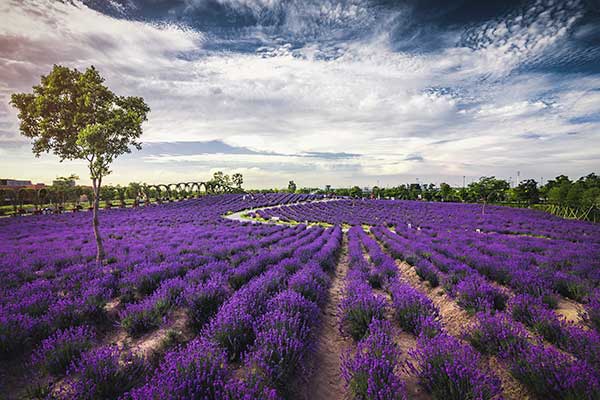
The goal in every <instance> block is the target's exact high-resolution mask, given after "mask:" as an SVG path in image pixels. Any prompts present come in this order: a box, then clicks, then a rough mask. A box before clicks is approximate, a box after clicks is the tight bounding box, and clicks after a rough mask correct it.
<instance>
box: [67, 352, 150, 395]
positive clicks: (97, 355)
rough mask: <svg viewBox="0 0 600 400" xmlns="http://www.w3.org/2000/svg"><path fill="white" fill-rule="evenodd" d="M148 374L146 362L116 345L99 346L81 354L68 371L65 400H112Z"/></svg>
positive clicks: (141, 380)
mask: <svg viewBox="0 0 600 400" xmlns="http://www.w3.org/2000/svg"><path fill="white" fill-rule="evenodd" d="M147 372H148V367H147V364H146V362H145V360H144V359H143V358H142V357H139V356H137V355H135V354H133V353H131V352H129V351H121V350H120V349H119V348H118V347H116V346H108V347H99V348H96V349H93V350H90V351H88V352H86V353H83V354H82V355H81V358H80V359H79V361H77V362H76V363H74V364H72V365H71V367H69V369H68V371H67V379H66V382H65V383H66V384H65V386H64V387H63V388H62V389H61V393H60V398H63V399H74V398H76V399H86V400H87V399H89V400H95V399H113V398H118V397H119V396H120V395H122V394H124V393H126V392H128V391H129V390H131V389H132V388H134V387H135V386H137V385H138V384H140V383H141V382H143V379H144V377H145V375H146V374H147Z"/></svg>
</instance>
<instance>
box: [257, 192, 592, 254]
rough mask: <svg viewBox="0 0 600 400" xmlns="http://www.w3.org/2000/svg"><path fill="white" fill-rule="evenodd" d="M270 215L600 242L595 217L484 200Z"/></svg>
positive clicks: (332, 205) (316, 207)
mask: <svg viewBox="0 0 600 400" xmlns="http://www.w3.org/2000/svg"><path fill="white" fill-rule="evenodd" d="M259 215H261V216H263V217H264V218H270V217H272V216H277V217H280V218H281V219H283V220H286V219H287V220H295V221H311V222H329V223H332V224H339V225H344V224H347V225H363V224H366V225H382V224H384V223H394V224H396V223H399V222H405V223H411V224H412V225H414V226H420V227H422V228H424V229H437V226H438V224H442V225H445V226H449V227H451V229H452V230H466V231H473V230H475V229H480V230H481V231H482V232H498V233H504V234H520V235H536V236H544V237H550V238H555V239H560V240H567V241H573V242H581V243H583V242H593V243H596V244H598V243H600V226H598V224H593V223H591V222H584V221H576V220H564V219H562V218H559V217H556V216H554V215H551V214H547V213H544V212H541V211H536V210H527V209H518V208H510V207H502V206H487V207H485V213H482V206H481V205H478V204H462V203H439V202H425V201H404V200H367V199H361V200H337V201H333V202H320V203H307V204H302V205H294V206H291V207H289V206H288V207H286V206H284V207H281V208H277V209H266V210H260V211H259Z"/></svg>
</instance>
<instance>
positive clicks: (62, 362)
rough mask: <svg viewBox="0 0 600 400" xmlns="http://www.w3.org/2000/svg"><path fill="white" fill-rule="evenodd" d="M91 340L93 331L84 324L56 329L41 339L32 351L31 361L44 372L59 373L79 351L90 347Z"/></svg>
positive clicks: (65, 368) (75, 357)
mask: <svg viewBox="0 0 600 400" xmlns="http://www.w3.org/2000/svg"><path fill="white" fill-rule="evenodd" d="M93 340H94V333H93V332H92V330H91V329H90V328H89V327H86V326H78V327H72V328H69V329H66V330H63V331H58V332H56V333H55V334H53V335H52V336H50V337H49V338H47V339H44V340H43V341H42V343H41V344H40V346H39V347H38V348H37V349H36V350H35V351H34V353H33V356H32V363H33V364H34V365H39V366H40V367H41V368H42V370H43V371H44V372H47V373H50V374H54V375H58V374H61V373H63V372H65V371H66V370H67V367H68V366H69V364H71V362H72V361H74V360H76V359H77V358H78V357H79V356H80V355H81V353H83V352H84V351H86V350H88V349H90V348H91V347H92V342H93Z"/></svg>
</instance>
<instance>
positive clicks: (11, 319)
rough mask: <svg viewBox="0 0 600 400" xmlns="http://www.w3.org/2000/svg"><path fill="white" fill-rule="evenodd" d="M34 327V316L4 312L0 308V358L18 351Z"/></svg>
mask: <svg viewBox="0 0 600 400" xmlns="http://www.w3.org/2000/svg"><path fill="white" fill-rule="evenodd" d="M35 327H36V322H35V320H34V318H32V317H30V316H28V315H23V314H9V313H5V312H4V310H2V309H1V308H0V358H6V357H9V356H11V355H13V354H15V353H17V352H19V351H20V350H21V349H22V347H23V346H24V345H25V342H26V340H27V338H28V337H30V336H31V335H32V334H33V332H34V329H35Z"/></svg>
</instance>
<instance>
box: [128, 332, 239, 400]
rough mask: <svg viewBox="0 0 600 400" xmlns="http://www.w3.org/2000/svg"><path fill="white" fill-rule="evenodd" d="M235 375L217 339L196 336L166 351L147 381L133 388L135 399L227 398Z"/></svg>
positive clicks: (217, 399)
mask: <svg viewBox="0 0 600 400" xmlns="http://www.w3.org/2000/svg"><path fill="white" fill-rule="evenodd" d="M230 376H231V372H230V371H229V369H228V366H227V360H226V354H225V353H224V352H223V350H221V349H220V348H219V347H218V346H216V345H214V344H213V343H211V342H209V341H206V340H202V339H196V340H193V341H192V342H190V343H189V344H188V345H187V346H185V347H180V348H178V349H175V350H174V351H172V352H169V353H167V354H166V356H165V358H164V360H163V361H162V362H161V364H160V366H159V367H158V368H157V369H156V370H155V371H154V373H153V374H152V375H151V376H150V377H149V378H148V379H147V382H146V383H145V384H144V385H143V386H141V387H140V388H137V389H135V390H133V391H132V393H131V395H130V396H131V398H132V399H133V400H145V399H165V400H175V399H207V400H209V399H210V400H219V399H223V398H226V389H225V387H226V385H227V382H228V381H229V379H230Z"/></svg>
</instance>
